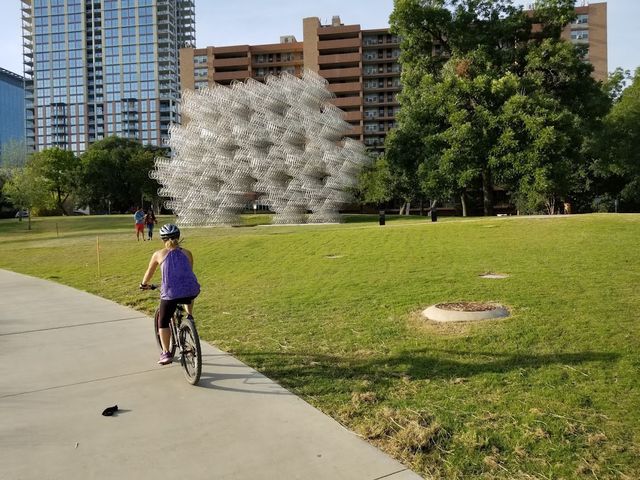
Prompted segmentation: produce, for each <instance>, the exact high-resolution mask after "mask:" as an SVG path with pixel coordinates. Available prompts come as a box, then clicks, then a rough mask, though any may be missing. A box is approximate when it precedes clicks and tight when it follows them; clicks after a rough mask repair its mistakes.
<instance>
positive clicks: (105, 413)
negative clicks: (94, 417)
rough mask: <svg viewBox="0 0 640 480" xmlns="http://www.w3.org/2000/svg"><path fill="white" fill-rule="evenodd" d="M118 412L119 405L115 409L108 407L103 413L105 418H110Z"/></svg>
mask: <svg viewBox="0 0 640 480" xmlns="http://www.w3.org/2000/svg"><path fill="white" fill-rule="evenodd" d="M117 411H118V405H114V406H113V407H107V408H105V409H104V410H103V411H102V415H104V416H105V417H110V416H112V415H113V414H114V413H116V412H117Z"/></svg>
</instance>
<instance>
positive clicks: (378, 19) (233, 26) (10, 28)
mask: <svg viewBox="0 0 640 480" xmlns="http://www.w3.org/2000/svg"><path fill="white" fill-rule="evenodd" d="M580 1H581V0H580ZM515 3H519V4H526V3H527V4H528V3H531V0H515ZM592 3H597V2H592ZM607 3H608V20H609V29H608V34H609V38H608V43H609V71H613V70H614V69H615V68H616V67H618V66H620V67H623V68H625V69H628V70H631V71H633V70H635V69H636V68H637V67H639V66H640V28H638V23H639V21H640V0H608V2H607ZM0 5H4V7H5V9H6V10H3V13H2V15H1V16H0V67H2V68H5V69H7V70H11V71H13V72H15V73H19V74H22V37H21V30H20V25H21V20H20V15H21V12H20V0H0ZM392 10H393V0H322V1H321V2H320V1H318V0H196V43H197V46H198V47H206V46H224V45H238V44H242V45H245V44H248V45H253V44H261V43H277V42H279V40H280V36H281V35H295V36H296V38H297V39H298V40H302V18H304V17H319V18H320V20H321V21H322V22H323V23H325V22H326V23H328V22H330V21H331V17H332V16H333V15H339V16H340V18H341V19H342V21H343V23H346V24H360V25H361V26H362V28H365V29H373V28H384V27H386V26H388V24H389V14H390V13H391V11H392Z"/></svg>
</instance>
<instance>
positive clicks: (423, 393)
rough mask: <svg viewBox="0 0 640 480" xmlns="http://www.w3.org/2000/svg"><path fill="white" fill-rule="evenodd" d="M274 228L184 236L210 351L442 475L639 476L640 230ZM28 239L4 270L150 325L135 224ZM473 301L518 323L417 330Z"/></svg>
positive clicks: (13, 241)
mask: <svg viewBox="0 0 640 480" xmlns="http://www.w3.org/2000/svg"><path fill="white" fill-rule="evenodd" d="M164 220H166V219H160V221H161V222H162V221H164ZM266 220H267V217H265V216H258V217H247V218H246V219H245V221H246V223H247V225H248V226H246V227H245V228H198V229H185V230H184V231H183V232H184V234H183V237H184V239H185V241H184V246H185V247H186V248H189V249H191V250H192V252H193V253H194V257H195V269H196V273H197V275H198V277H199V279H200V281H201V284H202V286H203V292H202V294H201V295H200V297H199V298H198V300H197V301H196V310H195V313H196V319H197V322H198V326H199V329H200V333H201V336H202V337H203V338H204V339H206V340H207V341H209V342H212V343H214V344H216V345H218V346H219V347H220V348H222V349H223V350H226V351H229V352H231V353H233V354H234V355H236V356H237V357H239V358H240V359H242V360H243V361H245V362H246V363H248V364H249V365H251V366H253V367H255V368H256V369H258V370H260V371H261V372H263V373H264V374H265V375H267V376H269V377H270V378H273V379H275V380H277V381H278V382H279V383H281V384H282V385H283V386H285V387H286V388H288V389H289V390H291V391H292V392H294V393H296V394H297V395H300V396H302V397H303V398H304V399H305V400H307V401H308V402H310V403H311V404H313V405H315V406H316V407H318V408H320V409H321V410H323V411H324V412H326V413H327V414H329V415H331V416H332V417H334V418H335V419H336V420H338V421H339V422H341V423H342V424H343V425H345V426H346V427H348V428H349V429H351V430H353V431H354V432H356V433H357V434H359V435H361V436H362V437H364V438H366V439H368V441H370V442H371V443H373V444H375V445H377V446H379V447H380V448H382V449H384V450H385V451H387V452H389V453H390V454H392V455H393V456H395V457H396V458H398V459H399V460H401V461H402V462H404V463H405V464H406V465H408V466H410V467H412V468H413V469H415V470H416V471H418V472H420V473H421V474H422V475H424V476H425V478H443V479H458V478H460V479H473V478H503V479H518V478H521V479H560V478H563V479H572V478H594V479H595V478H597V479H605V478H611V479H614V478H615V479H632V480H636V479H638V478H640V348H639V347H640V314H639V313H638V312H639V311H640V215H633V214H626V215H584V216H568V217H546V218H521V217H518V218H516V217H508V218H507V217H501V218H476V219H441V221H439V222H437V223H431V222H429V221H427V220H426V219H425V218H412V219H410V220H405V219H398V218H390V219H389V221H388V222H387V225H386V226H384V227H381V226H379V225H378V224H377V217H373V216H372V217H357V216H355V217H348V218H347V220H348V223H345V224H342V225H324V226H300V227H287V226H255V224H256V223H263V222H264V221H266ZM56 224H57V232H56ZM25 227H26V223H24V222H23V223H18V222H17V221H16V220H14V219H12V220H3V221H0V268H6V269H10V270H14V271H18V272H21V273H25V274H29V275H35V276H38V277H42V278H48V279H51V280H54V281H57V282H61V283H64V284H67V285H71V286H73V287H76V288H79V289H82V290H86V291H89V292H92V293H96V294H98V295H101V296H103V297H106V298H110V299H113V300H115V301H118V302H120V303H122V304H126V305H129V306H132V307H134V308H137V309H139V310H142V311H145V312H147V313H151V312H152V311H153V309H154V307H155V304H156V302H157V298H158V297H157V294H156V293H150V292H140V291H138V290H137V285H138V283H139V282H140V279H141V278H142V275H143V273H144V270H145V268H146V266H147V262H148V260H149V257H150V255H151V253H152V251H153V250H154V249H156V248H159V247H160V241H159V240H155V241H154V242H136V240H135V234H134V233H133V221H132V218H131V217H130V216H126V217H125V216H112V217H106V216H105V217H87V218H79V217H74V218H48V219H35V220H34V222H33V230H32V231H30V232H27V231H26V230H25ZM98 243H99V248H100V272H99V273H100V276H98V262H97V244H98ZM486 272H495V273H506V274H509V275H510V277H509V278H506V279H503V280H487V279H483V278H480V277H479V275H480V274H483V273H486ZM156 279H157V277H156ZM158 281H159V280H158ZM463 300H469V301H495V302H499V303H502V304H504V305H507V306H508V307H509V308H510V310H511V312H512V316H511V317H510V318H508V319H503V320H497V321H496V320H492V321H483V322H481V323H475V324H448V325H439V324H434V323H432V322H428V321H425V320H423V319H421V318H420V316H419V312H420V310H421V309H423V308H425V307H427V306H429V305H431V304H434V303H439V302H449V301H463ZM149 341H150V342H151V341H152V337H151V333H150V335H149ZM154 362H155V358H150V359H149V363H150V364H153V363H154Z"/></svg>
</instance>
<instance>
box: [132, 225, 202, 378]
mask: <svg viewBox="0 0 640 480" xmlns="http://www.w3.org/2000/svg"><path fill="white" fill-rule="evenodd" d="M160 238H161V239H162V241H163V242H164V248H163V249H162V250H158V251H156V252H154V254H153V255H151V261H150V262H149V267H148V268H147V271H146V273H145V274H144V277H143V278H142V283H141V284H140V288H142V289H147V288H150V287H149V285H148V282H150V281H151V278H152V277H153V274H154V273H155V272H156V269H157V268H158V265H160V270H161V272H162V284H161V286H160V313H159V315H158V324H159V325H158V334H159V336H160V342H161V343H162V354H161V355H160V360H158V363H159V364H160V365H167V364H169V363H171V362H172V361H173V358H172V355H171V353H170V342H171V331H170V329H169V322H170V321H171V317H172V316H173V314H174V313H175V311H176V307H177V306H178V305H180V304H181V305H184V306H185V310H186V311H187V318H193V317H192V314H193V300H194V299H195V298H196V297H197V296H198V294H199V293H200V285H199V284H198V280H197V278H196V276H195V274H194V273H193V256H192V255H191V252H190V251H189V250H186V249H184V248H182V247H180V242H179V239H180V229H179V228H178V227H177V226H176V225H173V224H171V223H168V224H166V225H163V226H162V228H160Z"/></svg>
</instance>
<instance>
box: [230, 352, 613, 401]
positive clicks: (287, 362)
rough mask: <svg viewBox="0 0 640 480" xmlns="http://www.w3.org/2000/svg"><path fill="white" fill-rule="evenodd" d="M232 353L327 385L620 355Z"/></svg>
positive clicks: (280, 373)
mask: <svg viewBox="0 0 640 480" xmlns="http://www.w3.org/2000/svg"><path fill="white" fill-rule="evenodd" d="M234 355H237V356H238V357H240V358H241V359H243V360H245V361H247V362H248V363H250V364H251V365H258V366H259V367H260V368H261V370H260V371H261V372H262V373H264V374H265V375H267V376H268V377H272V378H274V379H278V380H280V381H282V382H283V384H284V385H285V386H287V387H293V388H297V387H301V388H304V387H306V388H307V389H308V388H309V387H310V386H312V385H313V386H316V387H319V388H320V389H325V388H327V389H329V390H334V389H336V388H339V387H337V385H335V384H336V383H340V382H347V383H349V382H359V381H363V380H367V381H370V382H374V383H376V384H378V385H380V386H385V385H391V384H392V383H393V382H394V381H395V380H397V379H398V378H402V377H408V378H409V379H412V380H424V379H430V380H436V379H439V380H455V379H459V378H470V377H474V376H477V375H483V374H506V373H509V372H511V371H514V370H523V369H524V370H535V369H539V368H544V367H547V366H550V365H574V366H575V365H579V364H582V363H587V362H614V361H616V360H617V359H618V358H619V357H620V355H619V354H616V353H609V352H591V351H587V352H580V353H557V354H542V355H523V354H509V353H490V352H464V351H460V352H453V351H446V350H444V351H440V352H439V351H438V350H427V349H419V350H411V351H406V352H402V353H399V354H396V355H390V356H384V357H380V356H377V357H373V358H372V357H371V356H369V357H364V358H363V357H347V356H344V357H340V356H332V355H313V354H300V353H283V352H266V353H255V352H243V351H237V352H234ZM452 356H456V357H458V358H450V357H452ZM447 357H449V358H447ZM460 357H463V359H461V358H460ZM467 359H468V360H467ZM318 393H320V392H318Z"/></svg>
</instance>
